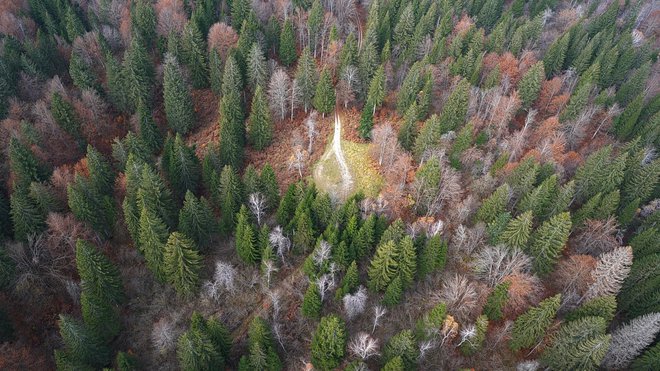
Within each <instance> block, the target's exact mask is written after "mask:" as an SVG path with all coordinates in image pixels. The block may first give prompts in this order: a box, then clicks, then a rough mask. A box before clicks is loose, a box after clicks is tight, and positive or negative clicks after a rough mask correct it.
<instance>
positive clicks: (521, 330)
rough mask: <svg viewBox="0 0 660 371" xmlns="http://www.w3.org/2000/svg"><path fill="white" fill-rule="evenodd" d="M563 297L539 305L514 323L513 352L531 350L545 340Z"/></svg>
mask: <svg viewBox="0 0 660 371" xmlns="http://www.w3.org/2000/svg"><path fill="white" fill-rule="evenodd" d="M560 302H561V295H560V294H557V295H555V296H552V297H549V298H547V299H545V300H543V301H542V302H540V303H539V305H538V306H536V307H532V308H530V309H529V310H528V311H527V312H525V313H523V314H522V315H521V316H520V317H518V318H517V319H516V321H515V322H514V323H513V329H512V331H511V341H510V343H509V346H510V347H511V350H513V351H514V352H517V351H519V350H521V349H524V348H529V347H532V346H534V345H536V343H538V342H539V341H541V339H542V338H543V336H544V335H545V334H546V332H547V331H548V329H549V328H550V326H551V325H552V322H553V321H554V319H555V316H556V314H557V310H558V309H559V304H560Z"/></svg>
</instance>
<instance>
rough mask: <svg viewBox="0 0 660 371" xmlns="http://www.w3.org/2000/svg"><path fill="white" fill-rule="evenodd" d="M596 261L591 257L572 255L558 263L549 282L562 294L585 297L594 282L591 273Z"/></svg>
mask: <svg viewBox="0 0 660 371" xmlns="http://www.w3.org/2000/svg"><path fill="white" fill-rule="evenodd" d="M595 267H596V259H595V258H594V257H593V256H591V255H571V256H569V257H567V258H565V259H562V260H560V261H559V263H557V268H556V269H555V271H554V272H553V274H552V276H551V279H550V280H549V282H551V283H552V286H553V288H554V289H556V290H557V291H560V292H571V293H575V294H578V295H583V294H584V293H585V292H586V291H587V289H588V288H589V285H591V283H592V282H593V278H592V277H591V271H592V270H593V269H594V268H595Z"/></svg>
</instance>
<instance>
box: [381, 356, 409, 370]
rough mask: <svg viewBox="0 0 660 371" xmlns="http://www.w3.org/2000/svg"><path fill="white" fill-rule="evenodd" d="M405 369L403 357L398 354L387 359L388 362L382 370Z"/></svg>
mask: <svg viewBox="0 0 660 371" xmlns="http://www.w3.org/2000/svg"><path fill="white" fill-rule="evenodd" d="M405 369H406V368H405V366H404V364H403V358H401V356H396V357H394V358H392V359H390V360H389V361H387V363H385V365H383V368H381V371H404V370H405Z"/></svg>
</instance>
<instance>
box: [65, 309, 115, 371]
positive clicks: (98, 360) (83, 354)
mask: <svg viewBox="0 0 660 371" xmlns="http://www.w3.org/2000/svg"><path fill="white" fill-rule="evenodd" d="M57 324H58V326H59V328H60V336H62V341H63V343H64V350H63V353H61V354H62V355H63V356H64V357H63V358H64V359H66V360H67V361H69V362H70V363H69V364H73V365H76V366H75V367H74V369H80V367H83V369H85V368H84V367H89V366H93V367H94V368H100V367H102V366H105V365H107V364H108V363H109V361H110V349H108V348H107V346H106V345H104V344H103V343H102V342H101V341H100V340H99V339H97V338H96V337H95V336H94V335H93V334H92V333H91V331H90V330H89V329H87V327H86V326H85V325H84V324H83V323H82V322H80V321H78V320H76V319H74V318H72V317H71V316H68V315H64V314H60V318H59V321H58V323H57ZM57 358H59V357H57ZM58 364H60V363H59V362H58ZM89 369H92V367H89Z"/></svg>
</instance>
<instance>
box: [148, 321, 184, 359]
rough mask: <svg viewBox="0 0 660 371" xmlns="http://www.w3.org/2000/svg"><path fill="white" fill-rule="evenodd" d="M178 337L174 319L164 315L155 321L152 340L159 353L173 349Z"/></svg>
mask: <svg viewBox="0 0 660 371" xmlns="http://www.w3.org/2000/svg"><path fill="white" fill-rule="evenodd" d="M178 338H179V334H178V331H176V328H175V327H174V324H173V323H172V321H170V320H168V319H167V318H165V317H163V318H161V319H159V320H158V321H157V322H156V323H154V327H153V329H152V330H151V342H152V343H153V346H154V348H155V349H156V351H157V352H158V353H160V354H165V353H168V352H170V351H171V350H173V349H174V347H175V345H176V341H177V339H178Z"/></svg>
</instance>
